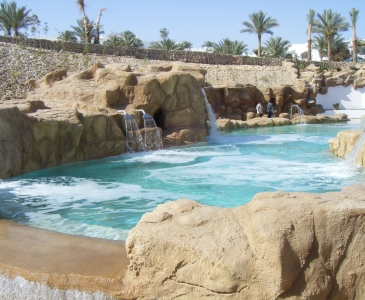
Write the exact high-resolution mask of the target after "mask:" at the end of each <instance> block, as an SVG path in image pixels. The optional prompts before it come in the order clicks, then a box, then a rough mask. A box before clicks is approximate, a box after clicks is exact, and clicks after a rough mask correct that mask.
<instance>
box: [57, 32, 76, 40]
mask: <svg viewBox="0 0 365 300" xmlns="http://www.w3.org/2000/svg"><path fill="white" fill-rule="evenodd" d="M57 40H58V41H60V42H72V43H77V37H76V35H75V32H73V31H70V30H65V31H63V32H60V33H59V34H58V37H57Z"/></svg>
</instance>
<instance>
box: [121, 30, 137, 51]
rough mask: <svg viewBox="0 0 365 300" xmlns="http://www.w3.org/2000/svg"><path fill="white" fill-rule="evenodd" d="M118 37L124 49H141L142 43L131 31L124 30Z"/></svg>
mask: <svg viewBox="0 0 365 300" xmlns="http://www.w3.org/2000/svg"><path fill="white" fill-rule="evenodd" d="M119 37H120V38H121V41H122V46H124V47H128V48H130V47H134V48H141V47H143V42H142V41H141V40H140V39H139V38H137V36H136V35H135V34H134V33H133V32H132V31H129V30H125V31H123V32H121V33H120V35H119Z"/></svg>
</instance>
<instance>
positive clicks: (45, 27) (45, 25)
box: [43, 22, 49, 39]
mask: <svg viewBox="0 0 365 300" xmlns="http://www.w3.org/2000/svg"><path fill="white" fill-rule="evenodd" d="M48 29H49V27H48V23H47V22H45V23H44V25H43V32H44V34H45V35H46V39H47V33H48Z"/></svg>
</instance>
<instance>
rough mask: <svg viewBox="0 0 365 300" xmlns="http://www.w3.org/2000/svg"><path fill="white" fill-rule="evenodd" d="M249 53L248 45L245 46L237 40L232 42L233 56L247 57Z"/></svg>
mask: <svg viewBox="0 0 365 300" xmlns="http://www.w3.org/2000/svg"><path fill="white" fill-rule="evenodd" d="M247 52H248V48H247V44H244V43H243V42H239V41H237V40H234V41H232V42H231V54H232V55H242V54H243V53H245V54H246V55H247Z"/></svg>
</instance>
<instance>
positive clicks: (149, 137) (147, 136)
mask: <svg viewBox="0 0 365 300" xmlns="http://www.w3.org/2000/svg"><path fill="white" fill-rule="evenodd" d="M143 122H144V147H145V151H154V150H162V149H163V144H162V140H161V135H160V131H159V130H158V128H157V126H156V122H155V120H154V119H153V118H152V116H150V115H149V114H146V113H143Z"/></svg>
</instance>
